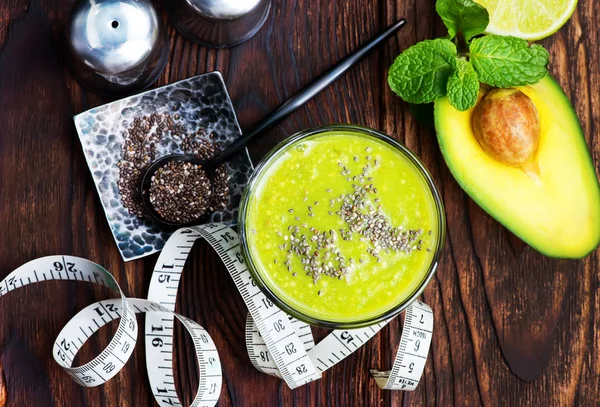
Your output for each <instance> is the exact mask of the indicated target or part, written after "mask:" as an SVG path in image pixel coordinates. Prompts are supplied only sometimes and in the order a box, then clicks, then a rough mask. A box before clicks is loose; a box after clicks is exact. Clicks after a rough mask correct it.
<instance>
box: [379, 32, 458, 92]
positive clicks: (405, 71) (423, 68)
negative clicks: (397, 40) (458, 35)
mask: <svg viewBox="0 0 600 407" xmlns="http://www.w3.org/2000/svg"><path fill="white" fill-rule="evenodd" d="M455 55H456V46H455V45H454V43H453V42H452V41H450V40H447V39H443V38H438V39H436V40H425V41H422V42H419V43H418V44H416V45H413V46H412V47H410V48H409V49H407V50H406V51H404V52H403V53H402V54H400V55H399V56H398V58H396V60H395V61H394V64H393V65H392V67H391V68H390V73H389V75H388V82H389V84H390V88H392V90H393V91H394V92H395V93H396V94H397V95H398V96H400V97H401V98H402V99H404V100H406V101H407V102H409V103H428V102H432V101H434V100H435V99H436V98H438V97H441V96H444V95H445V94H446V83H447V82H448V77H449V76H450V74H451V73H452V69H453V68H452V62H453V59H454V58H455Z"/></svg>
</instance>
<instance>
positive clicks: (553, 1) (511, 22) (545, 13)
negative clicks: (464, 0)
mask: <svg viewBox="0 0 600 407" xmlns="http://www.w3.org/2000/svg"><path fill="white" fill-rule="evenodd" d="M475 2H477V3H479V4H481V5H482V6H483V7H485V8H486V9H487V10H488V12H489V13H490V24H489V25H488V27H487V30H486V32H487V33H490V34H498V35H512V36H513V37H519V38H525V39H526V40H539V39H541V38H545V37H548V36H550V35H552V34H554V33H555V32H557V31H558V30H559V29H560V27H562V26H563V25H564V24H565V23H566V22H567V20H569V17H571V14H573V11H575V7H576V6H577V0H475Z"/></svg>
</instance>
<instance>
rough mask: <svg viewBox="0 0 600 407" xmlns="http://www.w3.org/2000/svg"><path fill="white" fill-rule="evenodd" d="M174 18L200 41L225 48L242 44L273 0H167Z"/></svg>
mask: <svg viewBox="0 0 600 407" xmlns="http://www.w3.org/2000/svg"><path fill="white" fill-rule="evenodd" d="M166 6H167V10H168V12H169V16H170V18H171V22H172V23H173V25H174V26H175V27H176V28H177V30H178V31H179V32H180V33H182V34H183V35H184V36H186V37H187V38H189V39H190V40H192V41H194V42H197V43H199V44H202V45H205V46H208V47H215V48H223V47H232V46H234V45H238V44H241V43H242V42H244V41H246V40H248V39H250V38H251V37H252V36H254V34H256V33H257V32H258V30H260V28H261V27H262V25H263V24H264V22H265V21H266V19H267V17H268V16H269V10H270V9H271V0H167V1H166Z"/></svg>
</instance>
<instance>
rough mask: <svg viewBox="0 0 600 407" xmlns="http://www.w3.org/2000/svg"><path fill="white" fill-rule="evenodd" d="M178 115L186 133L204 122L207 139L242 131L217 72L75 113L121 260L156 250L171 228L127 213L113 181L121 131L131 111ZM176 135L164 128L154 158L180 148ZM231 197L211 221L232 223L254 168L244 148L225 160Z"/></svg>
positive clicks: (116, 176) (226, 139)
mask: <svg viewBox="0 0 600 407" xmlns="http://www.w3.org/2000/svg"><path fill="white" fill-rule="evenodd" d="M153 113H157V114H171V115H176V114H177V115H179V120H178V123H180V124H181V125H183V126H184V127H185V129H186V131H187V133H188V134H190V133H194V132H195V131H196V130H198V129H199V128H204V129H205V130H206V131H205V132H204V134H205V135H202V136H198V137H205V138H206V139H207V140H208V138H209V135H210V134H211V133H212V134H214V136H213V137H214V138H213V139H211V141H213V142H220V143H221V145H228V144H229V143H231V142H232V141H233V140H235V139H236V138H238V137H240V136H241V134H242V132H241V130H240V126H239V124H238V121H237V118H236V115H235V111H234V110H233V105H232V103H231V100H230V98H229V94H228V93H227V88H226V87H225V83H224V82H223V77H222V76H221V73H220V72H211V73H207V74H204V75H200V76H195V77H193V78H189V79H185V80H182V81H179V82H176V83H173V84H170V85H167V86H163V87H161V88H158V89H153V90H150V91H147V92H144V93H141V94H138V95H135V96H131V97H128V98H125V99H121V100H117V101H115V102H112V103H108V104H105V105H102V106H99V107H96V108H93V109H91V110H88V111H87V112H84V113H81V114H79V115H77V116H75V117H74V120H75V127H76V128H77V133H78V134H79V140H80V141H81V145H82V147H83V152H84V154H85V158H86V161H87V164H88V167H89V169H90V171H91V173H92V177H93V179H94V183H95V184H96V189H97V190H98V195H99V196H100V201H101V202H102V207H103V208H104V213H105V214H106V219H107V220H108V224H109V225H110V228H111V231H112V234H113V236H114V238H115V242H116V243H117V246H118V248H119V251H120V253H121V256H122V257H123V260H125V261H129V260H134V259H137V258H140V257H144V256H148V255H150V254H152V253H155V252H157V251H160V250H161V249H162V248H163V246H164V243H165V241H166V240H167V239H168V238H169V236H170V233H169V232H167V231H164V230H161V228H160V227H159V226H158V225H157V224H155V223H153V222H152V221H151V220H150V219H141V218H138V217H137V216H135V215H133V214H130V213H129V212H128V210H127V209H126V208H125V207H124V206H123V202H122V200H121V194H120V193H119V188H118V186H117V184H118V182H119V167H118V166H117V164H118V162H119V161H120V160H121V156H122V146H123V143H124V142H125V140H124V137H123V136H124V132H125V130H126V129H127V128H128V127H129V125H130V124H131V123H132V122H133V120H134V119H135V118H136V117H143V116H147V115H151V114H153ZM180 152H181V149H180V147H179V144H178V141H177V140H175V139H174V138H173V137H171V134H170V133H168V132H167V133H165V134H164V135H163V139H162V140H161V142H160V143H159V144H158V145H157V151H156V159H158V158H160V157H162V156H164V155H167V154H172V153H180ZM227 167H228V168H227V169H228V172H229V175H230V181H229V190H230V199H229V203H228V204H227V207H226V208H225V209H223V210H222V211H218V212H214V213H213V214H212V216H211V219H209V221H210V222H226V223H235V222H236V220H237V212H238V205H239V201H240V198H241V194H242V191H243V189H244V187H245V186H246V184H247V182H248V179H249V177H250V175H251V173H252V171H253V167H252V162H251V160H250V156H249V155H248V152H247V151H244V152H243V153H241V154H239V155H238V156H237V157H236V158H234V159H233V160H231V161H230V162H229V163H228V164H227Z"/></svg>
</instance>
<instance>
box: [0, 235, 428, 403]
mask: <svg viewBox="0 0 600 407" xmlns="http://www.w3.org/2000/svg"><path fill="white" fill-rule="evenodd" d="M201 238H203V239H206V240H207V241H208V243H209V244H210V245H211V246H212V247H213V248H214V249H215V250H216V251H217V253H218V254H219V256H220V257H221V260H223V262H224V263H225V266H226V268H227V270H228V271H229V274H230V275H231V277H232V278H233V281H234V282H235V285H236V287H237V288H238V290H239V291H240V294H241V295H242V298H243V299H244V302H245V303H246V305H247V307H248V309H249V311H250V313H249V315H248V319H247V323H246V346H247V348H248V355H249V356H250V360H251V361H252V364H253V365H254V366H255V367H256V368H257V369H258V370H260V371H261V372H264V373H267V374H270V375H273V376H277V377H280V378H282V379H283V380H285V382H286V383H287V384H288V386H289V387H290V388H292V389H293V388H296V387H298V386H301V385H303V384H306V383H308V382H311V381H313V380H316V379H319V378H320V377H321V372H323V371H325V370H327V369H329V368H330V367H332V366H333V365H335V364H336V363H338V362H340V361H341V360H343V359H344V358H345V357H347V356H348V355H350V354H351V353H352V352H354V351H355V350H357V349H358V348H359V347H361V346H362V345H363V344H364V343H365V342H367V341H368V340H369V339H370V338H372V337H373V336H374V335H375V334H377V332H379V330H381V328H383V327H384V326H385V325H386V324H387V323H388V322H389V321H384V322H381V323H379V324H376V325H373V326H369V327H366V328H360V329H351V330H335V331H333V332H331V333H330V334H329V335H328V336H327V337H326V338H325V339H323V340H322V341H321V342H319V343H318V344H317V345H315V343H314V339H313V336H312V333H311V330H310V327H309V326H308V325H307V324H305V323H303V322H300V321H298V320H296V319H294V318H292V317H290V316H288V315H287V314H286V313H284V312H283V311H282V310H280V309H279V308H277V307H276V306H275V305H274V304H273V303H272V302H271V301H270V300H269V299H268V298H267V297H266V296H265V295H264V294H263V293H262V291H260V289H259V288H258V287H257V286H256V284H255V282H254V281H253V279H252V276H251V275H250V273H249V272H248V269H247V268H246V266H245V264H244V259H243V257H242V253H241V251H240V241H239V238H238V235H237V233H236V232H234V231H233V230H232V229H231V228H230V227H228V226H226V225H224V224H208V225H202V226H195V227H190V228H184V229H180V230H179V231H177V232H175V233H174V234H173V235H172V237H171V238H170V239H169V241H168V242H167V243H166V245H165V247H164V248H163V251H162V253H161V255H160V257H159V258H158V261H157V264H156V267H155V269H154V273H153V275H152V280H151V282H150V289H149V292H148V299H147V300H146V299H137V298H127V297H125V295H124V294H123V291H121V289H120V288H119V285H118V284H117V282H116V280H115V279H114V277H113V276H112V275H111V274H110V273H109V272H108V271H106V270H105V269H104V268H102V267H100V266H99V265H97V264H95V263H93V262H91V261H89V260H85V259H81V258H78V257H72V256H49V257H43V258H40V259H37V260H33V261H31V262H29V263H27V264H24V265H23V266H21V267H19V268H18V269H16V270H15V271H13V272H12V273H10V274H9V275H8V276H7V277H6V278H5V279H4V280H2V281H1V282H0V297H2V296H4V295H6V294H8V293H9V292H11V291H14V290H16V289H18V288H21V287H23V286H26V285H28V284H34V283H39V282H42V281H48V280H76V281H85V282H90V283H93V284H99V285H103V286H106V287H109V288H111V289H113V290H114V291H117V292H118V293H119V294H120V295H121V298H120V299H111V300H105V301H99V302H97V303H95V304H92V305H90V306H88V307H86V308H84V309H83V310H82V311H80V312H79V313H78V314H77V315H76V316H75V317H74V318H73V319H71V320H70V321H69V322H68V323H67V325H66V326H65V327H64V328H63V330H62V331H61V332H60V334H59V335H58V338H57V339H56V342H55V343H54V349H53V354H54V359H55V360H56V361H57V363H58V364H59V365H61V366H62V367H63V369H64V370H65V371H66V372H67V373H68V374H69V375H70V376H71V377H72V378H73V380H75V381H76V382H77V383H79V384H80V385H82V386H85V387H94V386H98V385H101V384H103V383H105V382H106V381H108V380H109V379H111V378H112V377H114V376H115V375H116V374H117V373H118V372H119V371H120V370H121V369H122V368H123V366H124V365H125V363H126V362H127V360H128V359H129V357H130V356H131V354H132V353H133V349H134V347H135V344H136V341H137V331H138V325H137V320H136V317H135V314H136V313H146V314H147V315H146V331H145V338H146V365H147V367H148V378H149V381H150V385H151V388H152V393H153V394H154V398H155V399H156V402H157V403H158V404H159V405H160V406H181V402H180V400H179V397H178V396H177V391H176V389H175V384H174V380H173V361H172V354H173V322H174V319H175V318H177V319H178V320H179V321H180V322H181V323H182V324H183V325H184V327H185V328H186V329H187V332H188V333H189V334H190V336H191V338H192V340H193V343H194V347H195V350H196V357H197V359H198V366H199V369H200V383H199V386H198V392H197V395H196V398H195V399H194V401H193V403H192V406H207V407H208V406H214V405H215V404H216V403H217V400H218V398H219V395H220V393H221V384H222V373H221V363H220V360H219V354H218V352H217V350H216V348H215V344H214V342H213V340H212V339H211V337H210V335H209V334H208V332H206V330H205V329H204V328H202V327H201V326H200V325H198V324H197V323H196V322H194V321H192V320H190V319H188V318H186V317H184V316H181V315H179V314H176V313H175V312H174V310H175V301H176V297H177V289H178V287H179V282H180V280H181V273H182V271H183V266H184V264H185V261H186V259H187V257H188V255H189V253H190V251H191V249H192V246H193V244H194V242H195V241H196V240H198V239H201ZM117 318H120V321H119V326H118V328H117V331H116V333H115V335H114V337H113V338H112V340H111V341H110V343H109V345H108V346H107V347H106V348H105V349H104V350H103V351H102V352H101V353H100V355H98V356H97V357H96V358H94V359H93V360H92V361H91V362H89V363H86V364H84V365H82V366H79V367H73V360H74V358H75V356H76V355H77V352H78V351H79V349H81V347H82V346H83V345H84V343H85V342H86V341H87V340H88V339H89V338H90V337H91V336H92V335H93V334H94V333H95V332H96V331H98V330H99V329H100V328H101V327H102V326H104V325H106V324H107V323H109V322H110V321H112V320H114V319H117ZM432 329H433V313H432V312H431V309H430V308H429V307H428V306H427V305H426V304H424V303H422V302H420V301H415V302H414V303H413V304H412V305H411V306H410V307H408V308H407V310H406V316H405V321H404V327H403V330H402V336H401V340H400V345H399V347H398V353H397V354H396V359H395V361H394V365H393V367H392V369H391V370H389V371H379V370H371V373H372V375H373V377H374V378H375V380H376V381H377V384H378V385H379V387H381V388H382V389H390V390H414V389H415V388H416V387H417V385H418V383H419V379H420V378H421V374H422V372H423V369H424V367H425V362H426V360H427V354H428V352H429V346H430V345H431V336H432Z"/></svg>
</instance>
